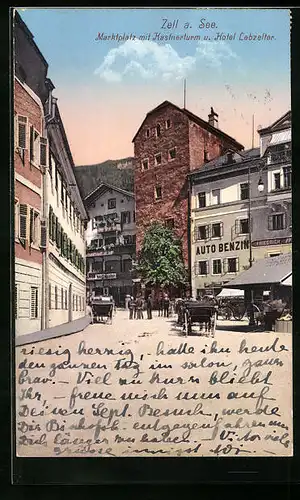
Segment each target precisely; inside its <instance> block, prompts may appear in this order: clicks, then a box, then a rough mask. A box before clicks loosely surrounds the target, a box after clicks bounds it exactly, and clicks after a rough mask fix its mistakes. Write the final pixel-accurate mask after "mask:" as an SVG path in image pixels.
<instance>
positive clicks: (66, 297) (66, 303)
mask: <svg viewBox="0 0 300 500" xmlns="http://www.w3.org/2000/svg"><path fill="white" fill-rule="evenodd" d="M65 309H68V291H67V290H65Z"/></svg>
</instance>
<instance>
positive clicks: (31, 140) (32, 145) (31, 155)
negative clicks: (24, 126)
mask: <svg viewBox="0 0 300 500" xmlns="http://www.w3.org/2000/svg"><path fill="white" fill-rule="evenodd" d="M29 154H30V161H33V160H34V128H33V126H32V125H31V127H30V151H29Z"/></svg>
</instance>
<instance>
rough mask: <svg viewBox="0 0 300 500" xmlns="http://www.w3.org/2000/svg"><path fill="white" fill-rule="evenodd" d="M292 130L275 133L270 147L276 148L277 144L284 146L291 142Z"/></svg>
mask: <svg viewBox="0 0 300 500" xmlns="http://www.w3.org/2000/svg"><path fill="white" fill-rule="evenodd" d="M291 140H292V139H291V129H287V130H282V131H281V132H275V133H274V134H272V138H271V141H270V143H269V146H274V145H275V144H283V143H284V142H291Z"/></svg>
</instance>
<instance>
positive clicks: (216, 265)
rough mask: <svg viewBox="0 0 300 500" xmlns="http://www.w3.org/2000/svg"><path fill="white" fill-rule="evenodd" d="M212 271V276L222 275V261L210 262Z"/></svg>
mask: <svg viewBox="0 0 300 500" xmlns="http://www.w3.org/2000/svg"><path fill="white" fill-rule="evenodd" d="M212 264H213V269H212V274H222V261H221V259H214V260H213V261H212Z"/></svg>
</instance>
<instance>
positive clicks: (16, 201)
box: [15, 199, 19, 238]
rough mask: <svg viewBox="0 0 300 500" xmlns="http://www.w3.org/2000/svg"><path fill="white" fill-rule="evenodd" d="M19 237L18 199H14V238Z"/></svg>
mask: <svg viewBox="0 0 300 500" xmlns="http://www.w3.org/2000/svg"><path fill="white" fill-rule="evenodd" d="M18 237H19V201H18V200H16V199H15V238H18Z"/></svg>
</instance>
